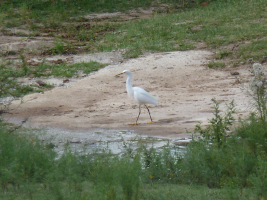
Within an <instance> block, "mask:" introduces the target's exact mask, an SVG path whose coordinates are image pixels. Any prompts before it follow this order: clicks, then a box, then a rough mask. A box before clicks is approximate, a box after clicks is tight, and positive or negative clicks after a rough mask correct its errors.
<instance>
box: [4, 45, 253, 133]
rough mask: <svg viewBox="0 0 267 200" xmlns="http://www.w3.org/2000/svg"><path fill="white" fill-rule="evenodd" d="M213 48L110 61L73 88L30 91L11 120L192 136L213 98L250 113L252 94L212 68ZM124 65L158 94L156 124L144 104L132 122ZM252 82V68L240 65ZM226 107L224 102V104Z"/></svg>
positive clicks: (139, 82) (134, 106) (224, 72)
mask: <svg viewBox="0 0 267 200" xmlns="http://www.w3.org/2000/svg"><path fill="white" fill-rule="evenodd" d="M212 55H213V53H212V52H209V51H203V50H194V51H184V52H179V51H177V52H168V53H152V54H147V55H145V56H142V57H139V58H136V59H130V60H126V61H124V62H122V63H119V64H114V65H109V66H107V67H105V68H103V69H101V70H99V71H97V72H94V73H92V74H91V75H89V76H88V77H85V78H83V79H81V80H79V81H77V82H75V83H73V84H71V85H69V86H68V87H57V88H55V89H53V90H50V91H46V92H44V93H38V94H30V95H27V96H26V97H24V98H23V103H21V101H14V102H13V104H12V106H11V108H10V114H9V115H7V116H6V119H7V120H8V121H9V122H17V123H19V122H20V121H23V120H24V119H25V118H27V119H28V120H27V122H26V123H25V125H27V126H31V127H50V128H63V129H67V130H70V131H88V130H93V129H96V128H98V129H99V128H100V129H109V130H111V129H118V130H123V129H124V130H130V131H134V132H135V133H137V134H143V135H151V136H164V137H168V138H182V137H188V136H189V135H191V133H188V131H189V132H190V131H193V129H194V127H195V125H196V124H197V123H198V122H203V124H207V122H208V119H210V118H211V117H212V109H211V107H212V106H213V104H212V102H211V99H212V98H216V99H217V100H220V101H224V102H226V103H230V102H231V100H235V103H236V104H237V109H238V112H237V114H238V115H240V116H244V115H246V114H247V113H248V111H249V110H248V107H249V98H247V96H246V92H245V91H244V90H243V89H242V85H240V84H238V81H237V76H234V75H231V73H230V70H227V69H224V70H214V69H209V68H208V67H206V65H205V63H206V62H208V61H209V59H210V58H211V56H212ZM124 69H128V70H130V71H132V73H133V80H132V85H133V86H139V87H142V88H144V89H145V90H147V91H148V92H149V93H150V94H152V95H153V96H156V97H158V106H154V105H148V107H149V109H150V112H151V115H152V118H153V120H154V121H155V123H152V124H145V123H146V122H149V121H150V120H149V115H148V113H147V111H146V109H145V108H144V107H143V108H142V113H141V115H140V118H139V122H140V123H141V124H140V125H137V126H132V125H128V124H129V123H132V122H135V120H136V117H137V115H138V105H137V103H136V102H135V101H134V100H133V99H130V98H128V96H127V93H126V88H125V82H126V78H127V77H126V75H124V76H121V77H119V78H118V77H115V75H116V74H118V73H121V72H122V71H123V70H124ZM234 70H235V71H238V72H239V74H240V75H239V76H240V77H242V79H245V80H249V78H250V75H249V71H248V69H244V68H243V69H234ZM222 105H224V104H222Z"/></svg>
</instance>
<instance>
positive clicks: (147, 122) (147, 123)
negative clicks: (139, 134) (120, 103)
mask: <svg viewBox="0 0 267 200" xmlns="http://www.w3.org/2000/svg"><path fill="white" fill-rule="evenodd" d="M152 123H155V122H154V121H150V122H147V123H146V124H152Z"/></svg>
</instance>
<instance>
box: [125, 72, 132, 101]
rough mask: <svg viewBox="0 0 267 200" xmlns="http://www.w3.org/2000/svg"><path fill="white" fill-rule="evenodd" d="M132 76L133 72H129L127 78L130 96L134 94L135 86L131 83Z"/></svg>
mask: <svg viewBox="0 0 267 200" xmlns="http://www.w3.org/2000/svg"><path fill="white" fill-rule="evenodd" d="M132 77H133V75H132V74H128V78H127V80H126V89H127V93H128V96H129V97H133V96H134V91H133V86H132V84H131V80H132Z"/></svg>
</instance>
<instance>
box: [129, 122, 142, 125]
mask: <svg viewBox="0 0 267 200" xmlns="http://www.w3.org/2000/svg"><path fill="white" fill-rule="evenodd" d="M138 124H140V123H137V122H134V123H130V124H129V125H138Z"/></svg>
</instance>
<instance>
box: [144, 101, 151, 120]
mask: <svg viewBox="0 0 267 200" xmlns="http://www.w3.org/2000/svg"><path fill="white" fill-rule="evenodd" d="M144 105H145V104H144ZM145 107H146V109H147V111H148V113H149V117H150V120H151V121H150V122H147V123H146V124H151V123H152V122H153V120H152V117H151V115H150V112H149V109H148V107H147V106H146V105H145Z"/></svg>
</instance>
